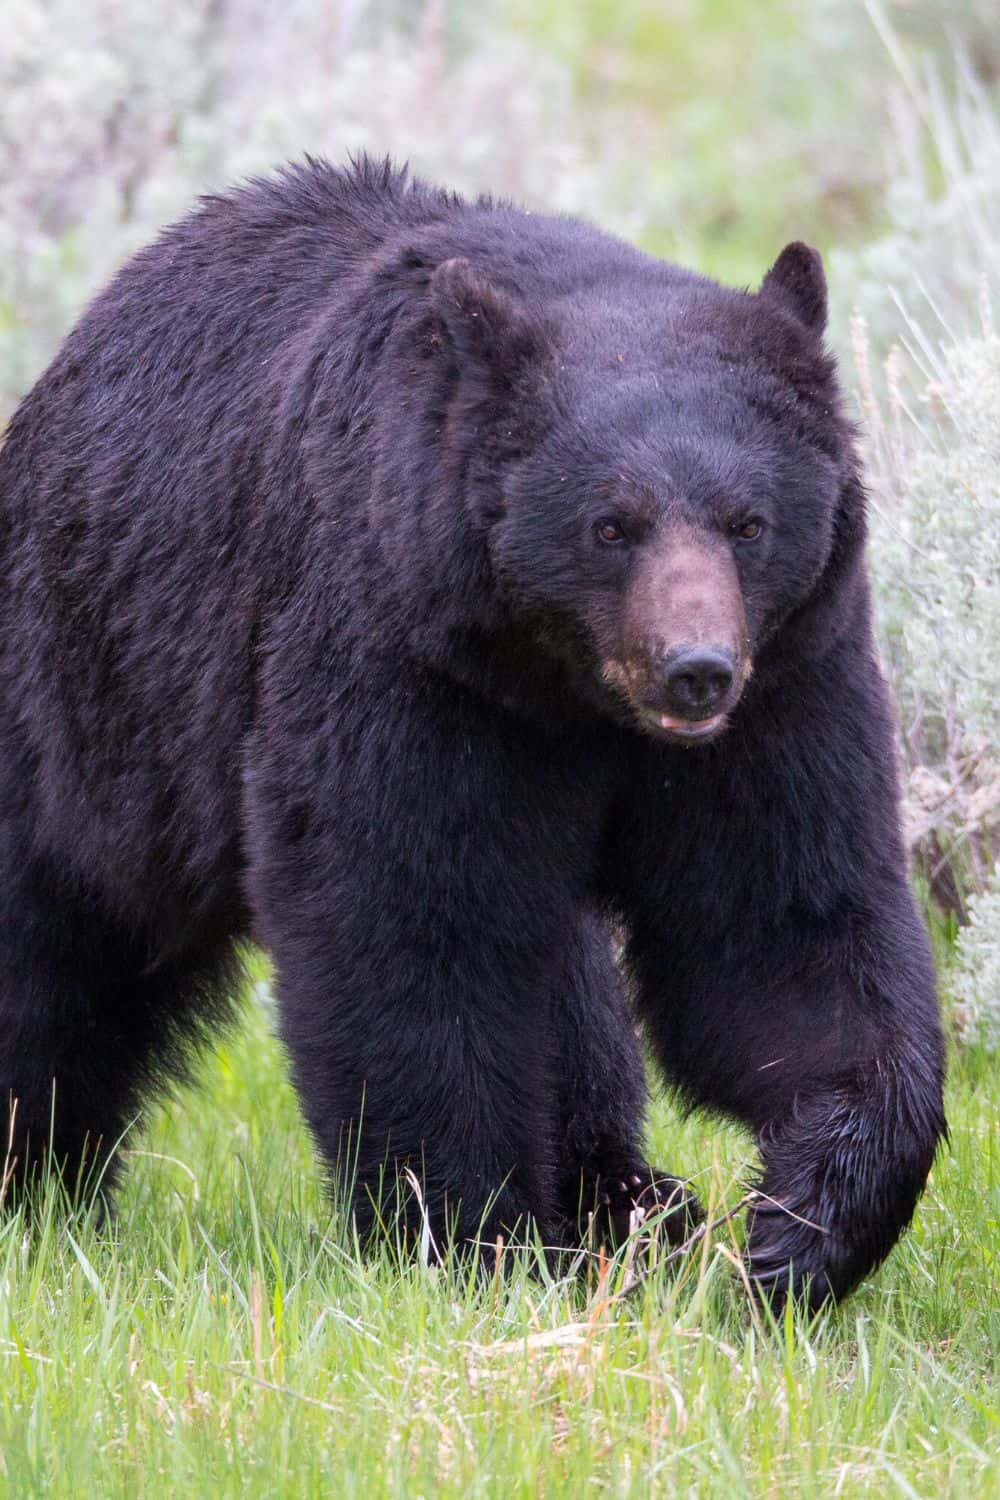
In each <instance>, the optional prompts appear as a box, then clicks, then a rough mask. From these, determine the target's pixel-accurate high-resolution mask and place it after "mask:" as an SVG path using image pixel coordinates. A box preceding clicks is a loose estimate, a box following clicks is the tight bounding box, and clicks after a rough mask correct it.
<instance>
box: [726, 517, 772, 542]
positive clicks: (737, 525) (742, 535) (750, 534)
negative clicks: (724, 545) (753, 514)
mask: <svg viewBox="0 0 1000 1500" xmlns="http://www.w3.org/2000/svg"><path fill="white" fill-rule="evenodd" d="M729 530H730V534H731V535H732V536H734V537H737V538H738V539H739V540H740V541H741V542H755V541H756V540H757V538H758V537H759V536H760V534H761V532H762V531H763V530H764V526H763V523H762V522H760V521H754V520H750V521H734V522H733V524H732V526H730V528H729Z"/></svg>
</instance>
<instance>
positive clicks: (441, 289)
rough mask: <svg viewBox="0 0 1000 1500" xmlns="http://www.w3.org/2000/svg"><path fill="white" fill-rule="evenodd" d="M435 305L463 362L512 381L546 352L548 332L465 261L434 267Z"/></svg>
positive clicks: (450, 261) (523, 308)
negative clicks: (522, 369) (545, 345)
mask: <svg viewBox="0 0 1000 1500" xmlns="http://www.w3.org/2000/svg"><path fill="white" fill-rule="evenodd" d="M431 301H432V304H433V306H434V310H435V312H436V313H437V315H438V317H439V318H440V319H441V322H442V323H443V324H444V328H445V332H446V333H447V335H448V339H449V341H450V343H451V346H452V348H453V349H454V351H455V353H456V355H457V356H458V358H459V362H460V363H471V364H476V365H479V366H480V367H484V368H485V369H486V370H487V371H488V372H489V373H490V374H491V375H493V376H495V377H497V378H499V379H501V380H510V379H512V378H513V377H514V376H515V375H516V374H517V372H518V371H519V370H520V369H521V368H522V367H523V366H524V365H526V364H527V363H529V362H530V361H531V360H533V359H537V358H538V356H539V355H540V354H541V352H542V349H543V346H544V343H545V337H544V333H543V331H542V328H541V327H540V326H539V325H538V324H537V323H532V322H531V321H530V319H529V317H528V313H527V309H526V308H525V307H524V306H523V304H522V303H521V302H519V301H518V299H517V298H516V297H514V296H512V295H511V294H510V293H509V292H506V291H504V290H503V288H502V287H498V286H495V285H493V284H492V283H491V282H490V281H488V280H487V279H486V278H485V277H484V276H482V275H480V274H478V273H477V272H476V271H475V270H474V269H473V268H472V266H471V265H470V264H469V262H468V261H467V260H462V259H455V260H446V261H443V262H442V263H441V265H439V266H438V267H437V268H436V269H435V271H434V273H433V275H432V276H431Z"/></svg>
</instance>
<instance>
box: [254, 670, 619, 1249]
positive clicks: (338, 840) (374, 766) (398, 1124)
mask: <svg viewBox="0 0 1000 1500" xmlns="http://www.w3.org/2000/svg"><path fill="white" fill-rule="evenodd" d="M300 678H301V679H302V680H307V677H306V674H305V673H300ZM357 691H358V701H359V702H361V703H363V705H364V714H365V717H364V722H363V723H362V724H359V725H354V724H352V723H351V722H350V721H349V717H350V716H349V714H348V713H340V714H339V715H337V714H333V713H331V714H330V716H329V718H328V720H324V722H323V723H322V724H321V725H319V726H318V727H317V726H316V725H315V724H311V725H310V726H309V734H308V735H307V736H303V737H301V738H300V737H299V736H294V737H292V736H290V735H288V734H287V732H286V733H285V734H284V735H283V737H282V738H280V739H279V738H278V737H277V735H274V736H266V735H263V734H262V735H261V737H260V740H259V742H258V744H257V745H256V747H255V750H254V752H253V762H252V769H251V771H250V774H249V775H248V779H247V785H248V790H249V796H250V806H249V824H250V842H251V848H252V851H253V859H252V865H251V872H250V889H251V895H252V901H253V906H254V911H255V916H256V921H257V926H258V929H259V932H260V936H261V938H262V940H263V941H264V942H265V943H266V945H267V946H268V947H269V949H270V951H271V953H272V955H273V957H274V961H275V968H276V990H277V997H278V1004H279V1011H280V1016H281V1031H282V1036H283V1038H284V1041H285V1043H286V1045H287V1047H288V1050H289V1053H290V1056H291V1061H292V1066H293V1072H294V1077H295V1081H296V1084H297V1086H298V1090H299V1093H300V1096H301V1100H302V1105H303V1109H304V1111H305V1114H306V1117H307V1119H308V1121H309V1124H310V1125H311V1127H312V1131H313V1133H314V1135H315V1137H316V1140H317V1142H318V1144H319V1146H320V1147H321V1149H322V1151H323V1153H324V1154H325V1156H326V1158H327V1160H328V1162H329V1164H330V1166H331V1168H332V1169H333V1171H334V1173H335V1176H336V1179H337V1180H339V1181H341V1182H343V1181H345V1180H350V1179H352V1180H353V1183H354V1197H353V1204H354V1212H355V1215H356V1220H357V1223H358V1225H359V1228H360V1229H361V1231H362V1232H363V1233H367V1232H368V1231H370V1230H371V1229H372V1228H373V1227H377V1226H378V1225H379V1224H380V1223H382V1222H385V1223H387V1226H388V1228H389V1231H390V1233H391V1232H392V1223H391V1221H392V1220H393V1219H394V1218H395V1217H396V1216H397V1215H401V1216H402V1218H403V1221H404V1223H405V1227H406V1229H407V1230H408V1232H409V1234H410V1235H411V1237H416V1236H419V1234H420V1232H421V1229H422V1227H423V1222H422V1217H421V1208H420V1207H419V1205H418V1202H417V1201H416V1198H415V1195H414V1194H412V1193H409V1192H407V1190H406V1185H405V1175H406V1173H407V1171H409V1172H412V1174H413V1175H414V1176H415V1177H416V1178H417V1179H418V1181H419V1183H420V1192H421V1196H422V1200H423V1204H424V1207H425V1209H426V1210H427V1212H428V1213H429V1220H430V1229H431V1233H432V1235H433V1238H434V1241H435V1243H436V1244H437V1246H438V1247H439V1249H440V1250H442V1251H444V1250H445V1248H446V1247H447V1246H448V1244H449V1243H455V1242H456V1240H457V1241H459V1242H461V1243H463V1244H466V1243H467V1242H469V1241H470V1240H479V1241H481V1242H483V1243H485V1244H486V1245H492V1244H493V1243H494V1242H495V1240H496V1238H497V1236H498V1235H502V1236H503V1237H504V1238H505V1240H510V1238H511V1237H512V1236H516V1237H518V1238H523V1237H524V1235H525V1234H526V1233H527V1232H528V1231H529V1227H530V1226H533V1227H534V1228H535V1229H537V1230H538V1231H540V1232H541V1233H542V1235H543V1236H544V1237H545V1238H546V1239H547V1240H548V1241H549V1242H550V1243H551V1238H552V1236H553V1235H554V1232H555V1226H556V1224H557V1222H558V1214H557V1212H556V1175H557V1139H556V1137H557V1130H558V1123H557V1079H556V1076H555V1067H554V1063H553V1028H552V1016H551V1007H552V996H553V993H554V991H555V988H556V975H557V972H558V970H559V966H560V964H561V961H562V953H563V951H564V949H565V945H566V942H567V940H568V938H569V936H570V933H571V929H572V924H573V921H574V920H575V913H576V911H577V909H578V907H579V904H580V899H581V887H582V885H583V883H584V881H585V878H586V874H587V871H586V868H585V867H584V866H583V864H582V862H581V858H580V847H581V843H583V844H584V846H585V845H586V840H587V838H588V830H587V827H586V826H583V827H581V824H580V820H579V818H578V816H577V815H576V812H575V802H576V801H577V800H578V799H580V791H579V780H580V776H579V773H578V772H577V773H572V772H571V771H569V770H568V769H567V765H566V764H564V759H563V756H562V754H561V753H560V751H559V749H558V746H553V745H552V744H551V743H546V744H544V745H543V746H542V747H541V749H540V750H538V751H537V752H536V749H535V747H534V746H533V744H532V743H531V739H530V736H529V735H528V734H527V732H525V734H524V736H523V737H522V738H519V737H518V735H517V734H514V735H512V734H511V726H510V723H509V722H507V721H504V720H503V719H502V718H499V717H498V721H497V722H494V721H493V718H492V716H491V712H490V711H489V710H488V709H487V707H485V706H483V705H481V704H479V703H478V700H475V699H472V700H471V701H469V698H468V697H465V696H463V695H461V694H459V693H458V692H457V691H456V693H455V695H454V696H452V694H451V692H450V690H448V689H447V688H446V686H444V685H435V684H434V683H433V682H424V683H422V684H420V685H419V687H418V686H417V685H415V684H414V683H412V682H411V683H408V684H407V685H406V687H405V688H404V687H403V686H401V685H400V683H399V682H398V681H391V682H388V683H385V684H376V683H374V682H372V681H370V680H369V681H366V682H365V683H364V684H359V686H358V689H357ZM345 701H347V702H349V701H350V699H349V695H345ZM515 727H516V726H515ZM570 754H571V750H570V749H569V748H567V750H566V756H567V757H569V756H570ZM582 800H583V804H584V807H585V808H587V809H589V808H590V807H591V806H595V807H596V805H597V804H598V802H599V797H598V795H597V793H596V791H595V793H594V795H593V796H591V797H590V798H587V797H584V798H583V799H582ZM588 816H592V817H593V819H594V824H595V828H596V822H597V813H596V812H594V813H593V814H590V813H588ZM594 838H595V839H596V832H595V834H594ZM401 1176H402V1177H403V1179H404V1181H403V1190H402V1191H401V1192H399V1193H397V1181H398V1179H399V1178H400V1177H401Z"/></svg>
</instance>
